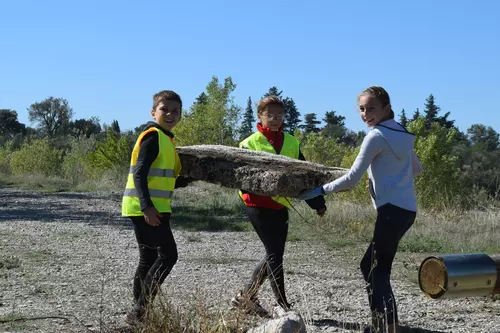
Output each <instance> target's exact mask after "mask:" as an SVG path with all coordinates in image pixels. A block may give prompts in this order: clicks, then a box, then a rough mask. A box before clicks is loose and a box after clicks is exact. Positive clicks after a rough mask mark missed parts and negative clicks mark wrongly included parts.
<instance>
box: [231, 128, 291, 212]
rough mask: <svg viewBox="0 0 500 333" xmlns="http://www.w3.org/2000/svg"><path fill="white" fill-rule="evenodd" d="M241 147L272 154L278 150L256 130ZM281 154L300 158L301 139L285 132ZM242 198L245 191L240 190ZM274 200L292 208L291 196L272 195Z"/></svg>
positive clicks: (241, 143)
mask: <svg viewBox="0 0 500 333" xmlns="http://www.w3.org/2000/svg"><path fill="white" fill-rule="evenodd" d="M239 147H240V148H247V149H250V150H259V151H265V152H267V153H271V154H276V150H275V149H274V147H273V146H272V145H271V143H270V142H269V140H267V138H266V137H265V136H264V134H262V133H260V132H255V133H254V134H252V135H250V136H249V137H248V138H246V139H245V140H243V141H242V142H240V145H239ZM279 155H283V156H287V157H291V158H295V159H298V158H299V140H297V138H295V137H294V136H292V135H290V134H288V133H284V138H283V146H282V148H281V151H280V153H279ZM239 195H240V198H242V196H243V193H242V192H241V191H240V192H239ZM270 198H271V199H272V200H274V201H276V202H277V203H279V204H281V205H283V206H285V207H287V208H291V207H292V206H291V204H290V200H291V199H290V198H287V197H282V196H277V197H270ZM242 199H243V198H242Z"/></svg>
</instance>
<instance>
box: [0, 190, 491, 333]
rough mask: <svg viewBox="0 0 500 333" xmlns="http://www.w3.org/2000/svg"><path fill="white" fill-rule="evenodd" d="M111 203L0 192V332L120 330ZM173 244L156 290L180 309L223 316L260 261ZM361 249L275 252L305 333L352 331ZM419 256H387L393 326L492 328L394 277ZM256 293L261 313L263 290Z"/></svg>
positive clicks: (225, 247)
mask: <svg viewBox="0 0 500 333" xmlns="http://www.w3.org/2000/svg"><path fill="white" fill-rule="evenodd" d="M181 190H183V191H189V187H188V188H186V189H181ZM120 203H121V197H120V195H119V194H96V193H88V194H87V193H84V194H82V193H50V194H43V193H34V192H28V191H23V190H17V189H11V188H0V260H1V262H0V263H1V264H0V319H1V320H5V319H15V318H21V319H23V320H20V321H14V322H12V321H11V322H7V323H0V332H89V331H92V332H97V331H99V330H102V331H104V330H106V329H108V328H113V327H114V328H116V327H124V326H125V324H124V323H123V321H122V317H123V313H124V312H125V311H126V310H127V309H128V307H129V306H130V304H131V300H132V296H131V282H132V276H133V273H134V270H135V265H136V262H137V260H138V253H137V246H136V243H135V238H134V234H133V231H132V229H131V225H130V223H129V221H128V220H127V219H124V218H122V217H121V216H120ZM174 213H175V212H174ZM174 236H175V238H176V240H177V245H178V250H179V261H178V263H177V265H176V266H175V267H174V269H173V271H172V273H171V275H170V276H169V277H168V278H167V280H166V281H165V283H164V285H163V293H164V294H165V297H168V298H169V299H171V300H172V302H173V303H174V304H178V305H182V304H185V303H186V302H190V301H189V300H190V299H192V297H194V296H196V295H198V296H197V297H201V298H203V300H204V302H205V304H207V305H208V306H209V307H212V308H220V309H221V310H223V311H225V310H227V309H228V308H229V305H228V304H229V303H228V302H229V300H230V299H231V297H232V296H233V295H234V293H235V292H236V291H237V290H238V288H239V287H240V286H241V285H242V284H243V283H245V281H246V279H247V277H248V275H249V274H250V272H251V270H252V268H253V266H254V265H255V264H256V262H257V261H258V260H259V259H260V258H261V256H262V255H263V249H262V246H261V244H260V242H259V241H258V239H257V237H256V235H255V234H254V233H253V232H189V231H183V230H174ZM363 250H364V249H363V248H361V247H360V248H349V249H343V250H338V251H329V250H327V249H326V248H324V247H323V246H322V245H320V244H311V243H310V242H289V243H288V244H287V251H286V258H285V270H286V272H287V274H286V279H287V287H288V294H289V299H290V301H291V302H294V303H295V307H296V309H298V311H299V312H300V313H301V314H302V316H303V317H304V319H305V320H306V322H307V323H308V330H309V332H358V331H359V330H360V329H359V324H365V323H367V322H368V307H367V298H366V295H365V291H364V288H363V283H362V280H361V275H360V273H359V270H358V261H359V259H360V257H361V255H362V253H363ZM423 258H424V256H422V255H405V254H398V257H397V258H396V263H395V277H394V288H395V293H396V297H397V299H398V304H399V311H400V317H401V320H402V323H403V324H404V325H406V326H407V327H409V328H411V329H408V330H407V331H409V332H421V333H431V332H500V318H499V316H498V315H499V314H500V301H499V300H498V298H496V299H495V298H491V297H483V298H468V299H455V300H439V301H436V300H431V299H428V298H427V297H425V296H424V295H423V294H422V293H421V292H420V290H419V288H418V285H417V284H416V283H415V278H414V276H413V277H411V276H410V277H408V276H407V275H406V274H402V273H401V272H403V271H404V269H403V264H405V263H407V262H413V266H414V267H413V268H412V269H413V271H414V270H415V265H416V264H415V263H418V262H419V261H420V260H422V259H423ZM260 297H261V299H262V302H263V303H264V305H266V306H271V305H272V303H271V302H272V297H271V293H270V288H269V284H268V283H266V284H265V285H264V289H263V291H262V293H261V296H260ZM191 302H192V301H191ZM37 317H42V318H38V319H37ZM43 317H61V318H43ZM64 318H66V319H64ZM25 319H30V320H25ZM1 320H0V321H1Z"/></svg>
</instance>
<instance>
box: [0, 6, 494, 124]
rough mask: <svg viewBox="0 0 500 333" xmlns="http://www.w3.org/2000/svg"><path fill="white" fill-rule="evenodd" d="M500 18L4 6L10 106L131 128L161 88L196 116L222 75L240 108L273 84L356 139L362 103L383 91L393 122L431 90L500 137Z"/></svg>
mask: <svg viewBox="0 0 500 333" xmlns="http://www.w3.org/2000/svg"><path fill="white" fill-rule="evenodd" d="M498 13H500V1H497V0H481V1H472V0H471V1H464V0H453V1H452V0H441V1H435V0H433V1H430V0H421V1H403V0H401V1H396V0H389V1H335V0H330V1H314V0H310V1H309V2H306V1H294V0H293V1H292V0H288V1H271V0H269V1H264V0H262V1H261V0H253V1H236V0H233V1H221V0H213V1H188V0H184V1H166V0H164V1H159V0H155V1H153V0H151V1H147V0H145V1H143V2H139V1H115V0H110V1H105V0H102V1H95V0H87V1H80V0H78V1H67V0H66V1H55V0H45V1H34V0H32V1H27V0H16V1H1V2H0V50H1V52H0V108H9V109H14V110H16V111H17V112H18V114H19V119H20V121H21V122H23V123H27V124H29V121H28V112H27V111H26V109H27V108H28V107H29V105H30V104H31V103H33V102H36V101H40V100H42V99H44V98H46V97H49V96H55V97H63V98H66V99H68V101H69V103H70V105H71V106H72V108H73V109H74V112H75V118H88V117H91V116H98V117H99V118H100V119H101V122H105V123H108V124H109V123H111V121H112V120H113V119H117V120H118V121H119V123H120V126H121V128H122V129H130V128H133V127H135V126H137V125H139V124H142V123H143V122H145V121H146V120H149V110H150V107H151V96H152V95H153V94H154V93H155V92H157V91H159V90H161V89H173V90H175V91H177V92H179V93H180V94H181V96H182V98H183V100H184V104H185V106H186V107H188V106H189V105H191V103H192V102H193V100H194V99H195V98H196V96H198V95H199V94H200V93H201V92H202V91H204V89H205V86H206V84H207V83H208V82H209V81H210V79H211V77H212V75H216V76H218V77H219V79H220V80H223V78H224V77H226V76H232V78H233V81H234V82H235V83H236V84H237V88H236V90H235V93H234V96H235V100H236V102H237V103H238V104H239V105H241V106H242V107H245V105H246V100H247V98H248V97H249V96H251V97H252V99H253V100H254V101H257V100H258V99H259V98H260V97H261V96H262V95H263V94H264V93H265V92H266V91H267V90H268V88H269V87H270V86H277V87H278V88H279V89H281V90H283V94H284V95H285V96H289V97H292V98H293V99H294V100H295V102H296V104H297V106H298V108H299V111H300V112H301V114H302V115H304V114H305V113H311V112H315V113H317V114H318V118H322V117H323V115H324V113H325V111H330V110H335V111H337V112H338V113H339V114H342V115H344V116H345V117H346V125H347V127H349V128H351V129H354V130H360V129H365V128H364V125H363V124H362V123H361V121H360V119H359V116H358V115H357V113H356V96H357V94H358V93H359V92H360V91H361V90H363V89H364V88H366V87H368V86H370V85H381V86H383V87H385V88H386V89H387V90H388V92H389V93H390V95H391V98H392V105H393V109H394V111H395V112H396V113H399V112H400V110H401V109H402V108H405V109H406V111H407V112H408V113H410V114H412V113H413V111H414V110H415V109H416V108H420V110H422V109H423V105H424V102H425V99H426V98H427V96H428V95H429V94H431V93H432V94H434V96H435V98H436V102H437V104H438V105H440V106H441V108H442V113H441V114H443V113H444V112H446V111H450V112H451V119H455V120H456V124H457V125H458V126H459V128H460V129H461V130H465V129H466V128H468V127H469V126H470V125H471V124H474V123H482V124H486V125H490V126H492V127H493V128H494V129H495V130H497V131H500V116H499V113H498V111H491V107H492V105H493V107H496V104H497V101H496V98H495V96H498V94H499V93H500V65H499V60H498V59H500V19H499V17H498ZM174 132H175V131H174Z"/></svg>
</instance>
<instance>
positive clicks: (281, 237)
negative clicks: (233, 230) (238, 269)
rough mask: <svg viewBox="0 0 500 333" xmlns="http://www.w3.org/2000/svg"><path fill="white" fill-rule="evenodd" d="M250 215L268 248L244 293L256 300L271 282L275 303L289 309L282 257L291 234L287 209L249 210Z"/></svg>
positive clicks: (247, 210)
mask: <svg viewBox="0 0 500 333" xmlns="http://www.w3.org/2000/svg"><path fill="white" fill-rule="evenodd" d="M246 212H247V216H248V219H249V220H250V222H251V223H252V225H253V227H254V229H255V231H256V232H257V235H259V238H260V240H261V241H262V243H263V244H264V248H265V249H266V255H265V257H264V258H263V259H262V260H261V261H260V262H259V264H257V266H256V267H255V269H254V271H253V274H252V277H251V279H250V281H249V283H248V285H247V287H246V290H245V292H246V293H247V294H248V295H249V296H250V297H254V296H255V295H256V294H257V291H258V290H259V288H260V286H261V285H262V283H264V281H265V279H266V278H269V281H270V282H271V288H272V290H273V293H274V296H275V298H276V301H277V302H278V304H279V305H281V306H283V307H289V304H288V301H287V299H286V295H285V279H284V274H283V254H284V253H285V243H286V237H287V235H288V209H287V208H283V209H280V210H275V209H270V208H260V207H247V208H246Z"/></svg>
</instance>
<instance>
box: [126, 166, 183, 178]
mask: <svg viewBox="0 0 500 333" xmlns="http://www.w3.org/2000/svg"><path fill="white" fill-rule="evenodd" d="M134 170H135V166H130V169H129V171H128V172H129V173H134ZM148 177H175V171H174V170H173V169H160V168H149V172H148Z"/></svg>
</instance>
